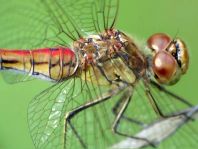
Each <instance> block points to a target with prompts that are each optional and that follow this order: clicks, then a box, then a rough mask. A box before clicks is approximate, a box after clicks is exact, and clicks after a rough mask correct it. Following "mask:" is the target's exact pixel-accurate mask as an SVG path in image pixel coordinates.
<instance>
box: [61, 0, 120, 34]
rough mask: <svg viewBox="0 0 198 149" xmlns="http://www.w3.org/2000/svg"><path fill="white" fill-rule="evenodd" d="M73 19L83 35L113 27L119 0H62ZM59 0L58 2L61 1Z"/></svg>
mask: <svg viewBox="0 0 198 149" xmlns="http://www.w3.org/2000/svg"><path fill="white" fill-rule="evenodd" d="M61 2H62V3H63V4H65V5H66V8H68V10H69V11H68V13H69V14H71V16H72V18H73V20H75V22H76V24H78V26H79V28H80V29H81V31H82V32H84V34H85V35H87V34H91V33H92V34H93V33H100V32H102V31H104V30H105V29H111V28H113V26H114V24H115V22H116V18H117V14H118V8H119V0H80V1H78V0H73V1H69V0H66V1H65V0H62V1H61ZM61 2H60V3H61Z"/></svg>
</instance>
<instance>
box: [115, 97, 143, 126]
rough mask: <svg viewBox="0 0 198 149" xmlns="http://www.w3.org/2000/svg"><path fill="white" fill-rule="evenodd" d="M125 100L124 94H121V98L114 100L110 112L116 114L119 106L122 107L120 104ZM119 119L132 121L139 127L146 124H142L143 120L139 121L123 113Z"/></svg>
mask: <svg viewBox="0 0 198 149" xmlns="http://www.w3.org/2000/svg"><path fill="white" fill-rule="evenodd" d="M125 100H126V95H125V94H123V96H121V98H119V99H118V101H117V102H116V104H115V105H114V107H113V108H112V112H113V114H114V115H118V113H119V111H120V108H122V106H123V105H122V104H123V102H125ZM121 119H123V120H126V121H128V122H131V123H134V124H137V125H139V126H141V127H146V124H144V123H143V122H141V121H139V120H136V119H132V118H130V117H127V116H125V115H124V113H123V115H122V116H121Z"/></svg>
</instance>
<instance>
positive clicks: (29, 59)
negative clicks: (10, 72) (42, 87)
mask: <svg viewBox="0 0 198 149" xmlns="http://www.w3.org/2000/svg"><path fill="white" fill-rule="evenodd" d="M76 65H77V61H76V56H75V54H74V52H73V51H72V50H71V49H69V48H62V47H59V48H44V49H37V50H3V49H0V69H14V70H18V71H23V72H26V73H30V74H31V75H42V76H45V77H47V78H50V79H52V80H60V79H63V78H65V77H68V76H71V75H72V74H73V73H74V72H75V69H76Z"/></svg>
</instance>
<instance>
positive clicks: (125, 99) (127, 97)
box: [112, 87, 156, 147]
mask: <svg viewBox="0 0 198 149" xmlns="http://www.w3.org/2000/svg"><path fill="white" fill-rule="evenodd" d="M132 93H133V89H132V87H128V88H127V90H126V91H125V92H124V94H123V96H122V99H121V100H122V101H121V102H122V107H121V108H120V110H119V112H118V114H117V116H116V118H115V120H114V123H113V125H112V131H113V132H114V133H116V134H118V135H121V136H124V137H130V138H132V139H136V140H143V141H145V142H147V143H148V144H149V145H151V146H152V147H156V145H155V144H154V143H152V142H150V141H149V140H148V139H147V138H140V137H136V136H132V135H128V134H125V133H122V132H120V131H118V127H119V124H120V120H121V118H122V117H123V114H124V112H125V111H126V109H127V107H128V105H129V103H130V101H131V97H132Z"/></svg>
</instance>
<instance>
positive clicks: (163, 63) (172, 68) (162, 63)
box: [152, 51, 177, 84]
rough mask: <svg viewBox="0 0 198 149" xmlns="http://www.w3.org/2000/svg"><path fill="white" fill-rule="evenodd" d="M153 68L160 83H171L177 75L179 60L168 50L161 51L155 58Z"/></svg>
mask: <svg viewBox="0 0 198 149" xmlns="http://www.w3.org/2000/svg"><path fill="white" fill-rule="evenodd" d="M152 68H153V72H154V73H155V75H156V76H157V79H158V81H159V82H160V83H165V84H169V82H170V81H171V78H173V76H174V75H175V72H176V69H177V62H176V60H175V59H174V57H172V55H171V54H169V53H168V52H166V51H160V52H158V53H156V55H155V56H154V58H153V66H152Z"/></svg>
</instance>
